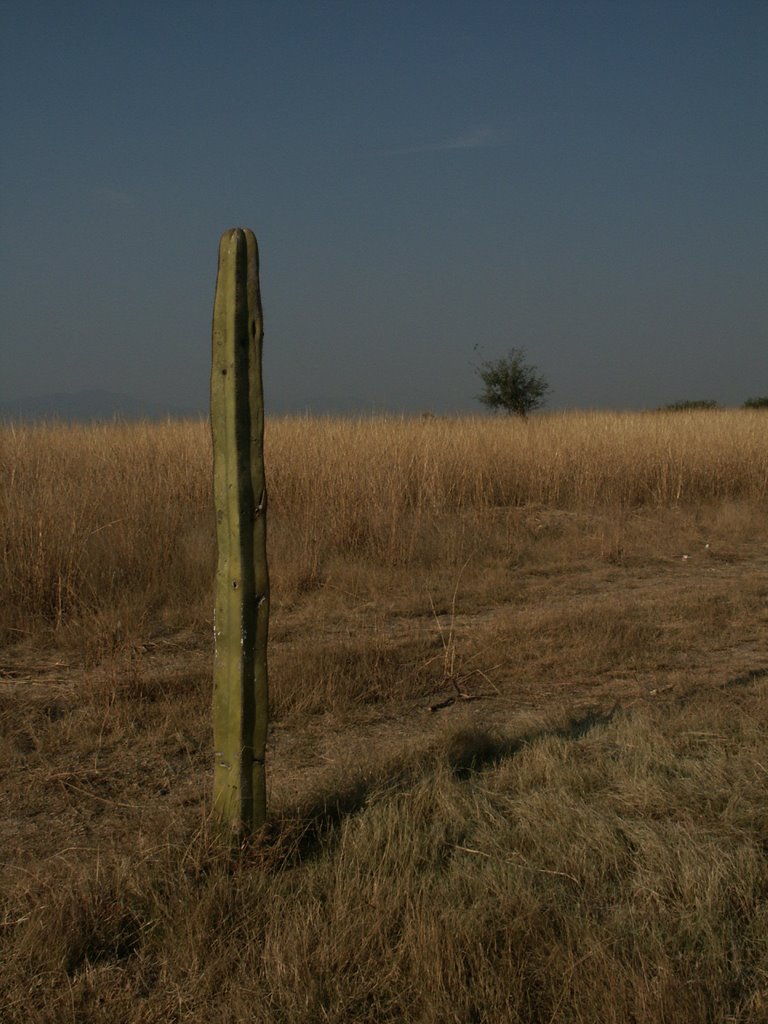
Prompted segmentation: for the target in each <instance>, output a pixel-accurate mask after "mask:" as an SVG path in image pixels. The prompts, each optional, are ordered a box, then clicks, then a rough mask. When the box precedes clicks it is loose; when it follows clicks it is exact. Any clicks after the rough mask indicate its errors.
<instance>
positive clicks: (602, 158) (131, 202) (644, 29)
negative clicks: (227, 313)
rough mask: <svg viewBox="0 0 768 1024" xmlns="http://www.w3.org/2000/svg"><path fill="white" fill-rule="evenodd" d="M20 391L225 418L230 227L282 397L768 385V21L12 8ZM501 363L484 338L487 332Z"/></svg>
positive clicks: (461, 397) (16, 371)
mask: <svg viewBox="0 0 768 1024" xmlns="http://www.w3.org/2000/svg"><path fill="white" fill-rule="evenodd" d="M0 36H1V37H2V40H1V41H0V48H1V49H0V53H1V54H2V68H1V69H0V76H1V78H0V81H2V95H3V113H2V119H3V122H2V123H3V133H4V140H5V144H4V147H3V156H2V160H1V162H0V185H1V186H2V187H1V190H0V195H1V196H2V198H0V236H1V238H0V260H1V261H2V273H0V303H2V309H3V318H2V334H0V338H1V339H2V341H1V342H0V405H7V404H8V403H12V402H14V401H15V400H18V399H20V398H26V397H28V396H35V395H51V394H62V393H70V394H71V393H75V392H83V391H104V392H113V393H118V394H121V395H127V396H131V397H132V398H133V399H135V400H136V401H137V402H139V403H149V404H158V403H159V404H163V403H167V404H169V405H171V406H173V407H178V408H182V409H195V410H199V411H200V412H201V413H204V412H205V410H206V408H207V400H208V397H207V396H208V378H209V373H210V323H211V311H212V305H213V291H214V284H215V276H216V254H217V248H218V239H219V236H220V235H221V233H222V232H223V231H224V230H225V229H227V228H230V227H233V226H247V227H250V228H252V229H253V230H254V231H255V232H256V235H257V238H258V240H259V247H260V256H261V286H262V298H263V303H264V319H265V347H264V373H265V390H266V400H267V408H268V411H269V410H272V411H280V412H282V411H291V410H296V411H302V410H304V409H308V408H309V409H313V410H314V411H324V409H327V410H328V411H334V410H335V409H341V410H342V411H343V409H345V408H346V409H349V410H350V411H355V410H357V409H363V410H367V409H370V410H378V411H392V412H415V413H419V412H423V411H432V412H434V413H436V414H439V413H448V412H457V413H461V412H476V413H480V412H482V411H483V410H482V406H481V405H480V404H479V403H478V402H477V401H476V400H475V396H476V395H477V393H478V391H479V390H480V386H481V385H480V381H479V379H478V377H477V375H476V374H475V373H474V371H473V369H472V366H473V365H474V364H477V363H478V362H481V361H483V360H486V359H497V358H500V357H502V356H504V355H505V354H506V353H507V352H508V351H509V349H510V348H512V347H518V348H520V347H523V348H525V349H526V351H527V355H528V359H529V361H530V362H531V363H533V364H535V365H536V366H537V367H538V368H539V370H540V371H541V372H542V373H543V374H544V375H545V376H546V378H547V379H548V380H549V382H550V384H551V386H552V393H551V395H550V396H549V397H548V401H547V408H548V409H552V410H556V409H560V408H594V409H600V408H627V409H643V408H657V407H659V406H662V405H665V404H668V403H671V402H675V401H679V400H686V399H692V400H693V399H713V400H715V401H717V402H719V403H720V404H722V405H726V406H738V405H741V404H742V403H743V402H744V401H745V399H747V398H750V397H755V396H759V395H765V394H768V373H767V372H766V369H767V367H768V360H767V359H766V351H768V329H767V325H768V289H766V286H765V282H766V271H768V197H767V196H766V189H765V181H766V180H767V178H768V174H767V172H768V133H766V131H765V125H764V112H763V107H764V97H765V96H766V95H768V59H767V58H768V7H766V5H764V4H761V3H757V2H745V3H740V4H738V5H734V6H728V7H724V6H723V5H720V4H715V3H700V4H696V5H691V4H689V3H685V4H683V3H677V2H670V3H664V4H662V3H648V4H644V5H636V4H629V3H623V2H615V3H602V2H586V3H584V4H581V5H578V6H577V7H576V6H572V5H568V4H565V3H562V2H546V0H544V2H541V3H538V4H535V5H528V4H522V3H509V2H501V0H499V2H491V0H480V2H478V3H476V4H474V5H473V6H472V7H471V8H470V7H469V6H468V5H466V4H462V3H457V2H450V0H448V2H442V3H439V4H438V3H436V2H433V0H426V2H424V3H422V4H419V5H418V6H415V5H411V4H404V3H398V2H393V3H387V4H383V3H380V2H377V0H372V2H371V3H366V4H360V5H349V4H345V3H339V2H329V3H326V4H322V5H315V4H309V3H299V2H293V0H285V2H281V3H276V2H263V3H260V4H256V5H254V4H252V3H244V2H240V0H234V2H231V3H228V4H226V5H223V6H221V5H220V6H217V7H216V8H215V9H214V7H213V5H212V4H209V3H205V2H202V0H189V2H187V3H184V4H182V3H179V2H177V0H170V2H169V3H166V4H164V5H156V4H149V3H146V2H135V3H128V4H125V5H121V6H120V7H112V6H110V5H107V6H104V5H99V4H96V3H94V2H92V0H85V2H83V3H79V4H77V5H76V6H74V7H66V6H63V7H62V6H60V5H53V4H50V3H44V2H41V0H27V2H25V3H21V2H20V0H11V2H9V3H8V4H6V5H5V7H4V12H3V14H2V15H0ZM475 345H479V346H480V349H479V351H474V346H475Z"/></svg>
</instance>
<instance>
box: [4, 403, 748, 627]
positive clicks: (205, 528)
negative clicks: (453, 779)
mask: <svg viewBox="0 0 768 1024" xmlns="http://www.w3.org/2000/svg"><path fill="white" fill-rule="evenodd" d="M266 458H267V473H268V482H269V500H270V520H269V522H270V555H271V561H272V567H273V578H274V579H275V581H276V584H277V588H278V591H280V589H281V588H282V590H283V591H284V592H287V591H288V590H291V589H293V590H294V591H295V590H300V589H301V588H302V587H311V586H312V585H313V582H314V581H316V580H317V578H318V577H319V576H320V575H322V572H323V566H324V565H325V564H326V563H327V562H328V561H329V560H333V559H334V558H336V557H341V558H346V559H349V558H354V557H359V558H364V559H366V560H368V561H369V562H375V563H376V564H377V565H393V566H397V565H399V566H405V567H409V566H410V567H412V566H429V565H431V564H436V563H438V564H443V565H451V566H455V565H457V564H460V563H461V562H462V561H463V560H465V559H466V557H467V552H468V551H470V552H475V553H477V552H483V551H486V553H488V554H498V552H499V550H500V547H499V546H501V549H503V550H508V549H510V548H514V547H515V544H517V546H518V547H519V546H520V543H519V542H520V537H521V536H522V534H521V531H522V533H523V534H524V533H525V530H526V529H528V526H526V525H525V523H523V521H522V519H521V518H520V516H519V515H518V516H515V515H514V513H515V511H516V510H517V511H519V510H520V509H525V508H532V507H533V508H535V507H546V508H547V509H549V510H561V511H581V512H585V511H589V512H595V511H599V510H610V511H611V514H614V513H616V514H621V513H622V512H623V513H626V512H627V510H632V509H638V508H648V509H664V508H672V507H678V508H681V507H682V508H685V507H687V508H693V507H698V506H701V505H704V504H706V503H708V502H741V503H747V504H751V505H753V506H759V507H763V506H764V504H765V501H766V497H767V496H768V417H767V416H766V415H765V414H764V413H762V412H761V411H744V410H739V411H729V412H703V413H702V412H698V413H697V412H691V413H668V414H663V413H652V414H650V413H649V414H629V413H627V414H618V413H562V414H556V415H549V416H543V417H540V418H534V419H531V420H528V421H520V420H518V419H488V418H471V417H467V418H446V419H439V418H438V419H418V418H387V417H376V418H369V419H351V420H345V419H330V418H329V419H324V418H311V417H287V418H279V419H273V420H270V421H268V423H267V428H266ZM210 481H211V447H210V438H209V433H208V427H207V424H206V423H205V422H203V421H199V422H194V421H189V422H167V423H165V424H147V423H140V424H103V425H89V426H65V425H44V426H5V427H3V428H2V430H1V431H0V502H1V504H0V552H1V557H2V562H1V563H0V587H2V592H3V594H4V602H3V610H2V615H1V618H0V629H2V635H3V636H4V637H5V639H6V640H7V639H9V638H13V637H17V638H18V637H23V636H25V635H29V634H30V633H32V634H39V633H40V631H41V630H43V631H48V632H49V633H51V632H57V633H58V634H59V636H60V637H63V636H64V635H66V632H67V630H69V631H70V632H71V631H73V630H74V631H77V630H78V629H82V628H83V624H84V623H86V622H87V623H88V629H89V630H90V631H91V633H92V634H94V635H96V634H98V623H99V621H100V618H101V619H104V621H105V627H104V632H105V635H106V634H109V633H110V632H114V630H115V629H117V628H118V627H119V625H120V624H121V623H122V622H123V620H125V621H126V622H127V621H128V620H136V618H137V616H139V617H141V616H142V615H143V616H145V617H149V618H150V619H153V620H162V619H163V617H165V618H166V619H168V620H169V621H178V620H183V621H186V622H190V621H191V622H195V621H199V620H201V619H202V620H205V621H206V622H207V616H208V614H209V613H208V610H207V609H208V608H209V605H210V586H211V578H212V572H213V564H214V550H213V544H214V537H213V528H212V518H211V507H212V501H211V493H210ZM105 642H106V641H105Z"/></svg>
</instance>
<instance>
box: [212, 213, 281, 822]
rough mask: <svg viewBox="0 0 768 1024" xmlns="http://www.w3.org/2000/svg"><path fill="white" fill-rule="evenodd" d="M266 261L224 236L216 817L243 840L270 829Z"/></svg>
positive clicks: (252, 242)
mask: <svg viewBox="0 0 768 1024" xmlns="http://www.w3.org/2000/svg"><path fill="white" fill-rule="evenodd" d="M263 337H264V332H263V327H262V315H261V296H260V293H259V254H258V248H257V245H256V238H255V236H254V234H253V232H252V231H249V230H248V229H247V228H234V229H232V230H230V231H225V232H224V234H223V235H222V236H221V241H220V243H219V268H218V275H217V278H216V298H215V302H214V308H213V359H212V364H213V365H212V370H211V428H212V434H213V466H214V471H213V472H214V501H215V506H216V539H217V545H218V563H217V570H216V607H215V620H214V622H215V624H214V634H215V642H216V653H215V659H214V695H213V739H214V749H215V758H216V761H215V767H214V782H213V795H214V813H215V815H216V816H217V817H218V818H219V820H220V821H222V822H223V823H224V824H225V825H227V827H229V828H230V829H232V831H233V832H235V833H236V834H237V835H240V836H242V835H244V834H247V833H249V832H250V831H252V830H253V829H254V828H258V827H259V826H260V825H262V824H263V823H264V821H265V819H266V814H267V791H266V774H265V766H264V759H265V748H266V740H267V718H268V690H267V632H268V626H269V573H268V569H267V543H266V539H267V537H266V513H267V489H266V481H265V476H264V397H263V389H262V379H261V350H262V341H263Z"/></svg>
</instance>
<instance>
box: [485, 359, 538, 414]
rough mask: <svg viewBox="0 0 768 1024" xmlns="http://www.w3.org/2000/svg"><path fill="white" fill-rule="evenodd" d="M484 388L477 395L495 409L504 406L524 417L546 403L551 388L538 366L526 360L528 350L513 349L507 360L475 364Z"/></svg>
mask: <svg viewBox="0 0 768 1024" xmlns="http://www.w3.org/2000/svg"><path fill="white" fill-rule="evenodd" d="M475 372H476V373H477V374H478V376H479V377H480V379H481V380H482V382H483V385H484V388H483V390H482V391H481V393H480V394H479V395H475V398H476V399H477V400H478V402H482V404H483V405H485V406H486V407H487V408H489V409H491V410H492V411H494V412H497V411H498V410H500V409H502V410H504V412H506V413H507V414H508V415H510V416H513V415H514V416H522V417H523V419H525V417H526V416H527V415H528V413H529V412H533V411H534V409H539V408H541V406H542V405H544V400H545V399H544V396H545V395H546V393H547V392H548V391H551V390H552V389H551V387H550V386H549V382H548V381H547V380H546V378H545V377H543V376H541V375H540V374H539V373H538V369H537V367H535V366H532V365H531V364H529V363H526V362H525V349H524V348H512V349H510V350H509V355H507V356H506V357H504V358H503V359H495V360H488V361H486V362H484V363H481V364H480V366H477V367H475Z"/></svg>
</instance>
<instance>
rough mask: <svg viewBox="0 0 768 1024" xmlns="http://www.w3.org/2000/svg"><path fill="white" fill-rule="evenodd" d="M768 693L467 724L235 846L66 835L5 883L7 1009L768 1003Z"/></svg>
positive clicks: (488, 1017)
mask: <svg viewBox="0 0 768 1024" xmlns="http://www.w3.org/2000/svg"><path fill="white" fill-rule="evenodd" d="M766 696H768V694H767V693H766V687H765V683H764V682H760V681H759V680H755V681H752V682H751V683H748V684H746V685H745V686H743V687H741V688H740V689H739V688H736V689H731V690H730V691H728V690H721V691H719V692H717V693H715V694H712V695H710V696H709V697H704V698H700V699H697V700H696V701H695V702H686V701H684V702H681V703H678V704H677V705H673V706H667V707H664V708H645V709H636V710H635V711H633V712H625V713H621V712H615V713H614V714H612V715H597V716H588V717H585V718H582V719H581V720H577V721H569V720H568V719H567V718H563V717H561V718H559V719H552V718H550V719H549V720H541V719H540V718H539V719H538V720H529V721H524V720H520V721H518V723H517V725H514V724H513V723H511V724H510V726H509V727H508V730H507V731H502V732H488V731H476V730H475V731H473V730H470V731H466V730H465V731H458V732H457V731H455V730H450V729H449V730H446V731H445V733H444V734H443V735H442V736H441V737H440V738H438V739H436V740H434V741H432V742H431V743H427V744H426V745H422V746H421V747H420V748H418V749H417V748H414V749H413V750H412V751H411V752H410V754H408V755H406V756H405V758H403V757H402V755H401V756H400V757H398V758H396V759H395V760H393V761H390V762H386V761H381V760H377V759H376V757H375V755H374V754H371V756H370V757H369V758H368V759H367V760H366V761H364V762H362V763H360V764H359V765H358V768H357V772H356V773H355V774H354V775H349V774H348V775H347V776H345V777H344V778H343V779H339V780H338V782H337V783H336V784H335V785H334V783H333V782H332V781H329V780H326V783H325V784H324V787H323V788H322V789H321V790H318V791H317V792H316V794H315V796H314V797H309V798H305V799H304V800H302V801H300V802H299V804H294V805H291V804H284V805H282V806H281V807H279V808H277V809H276V813H275V819H274V821H273V824H272V826H271V827H270V829H269V830H268V831H266V832H265V833H264V834H263V835H262V836H261V837H260V838H259V839H258V840H257V841H256V842H255V843H254V844H253V846H252V847H250V848H247V849H244V850H242V851H240V852H236V853H235V854H234V855H233V854H232V852H231V851H230V850H229V849H228V848H227V847H226V845H224V844H223V843H222V842H220V841H219V839H217V837H216V836H215V834H213V833H212V832H211V831H210V830H209V828H208V827H207V825H205V824H204V825H203V826H202V827H199V825H198V826H197V827H196V826H195V825H194V824H193V822H192V821H188V823H187V824H186V825H183V824H180V823H179V822H178V821H177V822H176V823H175V824H174V823H171V831H172V832H173V835H174V838H173V839H172V840H171V841H168V840H166V841H163V838H162V833H160V832H153V831H152V830H151V825H150V824H149V823H148V822H146V821H145V824H144V825H143V826H140V827H139V828H138V830H137V831H136V832H135V833H134V835H133V837H132V839H130V840H128V841H126V840H123V841H122V842H121V843H119V844H116V848H115V849H114V850H112V851H111V852H110V851H109V850H108V849H106V848H102V849H101V851H100V852H99V854H98V856H97V857H94V856H93V855H90V856H89V855H88V853H87V851H82V850H78V849H72V850H69V851H64V852H63V853H61V854H60V855H56V856H52V857H50V859H48V860H45V861H44V862H43V863H42V864H39V865H37V866H34V865H32V866H31V867H30V868H29V869H28V870H26V871H18V872H17V873H16V875H15V877H11V878H10V879H9V884H8V885H7V886H6V891H5V900H4V904H3V909H2V918H0V920H1V921H2V931H1V932H0V960H1V961H2V963H3V964H4V970H3V972H2V973H1V974H0V1004H1V1005H2V1006H3V1007H4V1017H3V1019H4V1020H6V1021H8V1022H9V1024H12V1022H16V1021H18V1022H21V1021H23V1022H24V1024H42V1022H54V1021H55V1022H58V1021H61V1020H69V1019H75V1020H78V1021H83V1022H93V1024H97V1022H102V1021H114V1020H121V1021H125V1022H126V1024H132V1022H139V1021H142V1022H150V1021H163V1022H165V1021H184V1020H189V1021H192V1020H202V1019H205V1020H210V1021H212V1022H217V1021H221V1022H224V1021H231V1020H248V1021H254V1022H260V1021H263V1022H265V1024H266V1022H270V1024H273V1022H286V1024H288V1022H290V1024H301V1022H304V1021H306V1022H313V1024H314V1022H315V1021H318V1020H325V1021H329V1022H339V1024H347V1022H349V1021H355V1022H360V1024H365V1022H371V1024H374V1022H376V1024H381V1022H384V1021H391V1022H395V1021H397V1022H400V1021H408V1022H410V1021H413V1022H418V1021H423V1022H427V1021H429V1022H438V1021H440V1022H442V1021H457V1022H461V1024H470V1022H476V1021H488V1022H499V1024H501V1022H503V1024H507V1022H515V1021H519V1022H523V1021H525V1022H526V1024H537V1022H551V1021H554V1020H556V1021H570V1022H574V1024H575V1022H581V1024H601V1022H606V1024H608V1022H611V1024H624V1022H626V1021H634V1022H636V1024H661V1022H665V1024H666V1022H669V1021H679V1022H681V1024H698V1022H700V1021H704V1020H712V1021H715V1020H717V1021H725V1020H738V1021H740V1022H743V1024H758V1022H762V1021H764V1020H765V1019H766V1013H767V1012H768V910H767V909H766V908H768V859H767V857H766V853H767V851H766V835H768V785H767V784H766V770H765V765H766V764H768V749H766V736H768V701H767V700H766ZM141 714H142V713H140V715H139V717H141ZM35 778H36V776H34V775H33V776H32V781H33V782H34V781H35ZM113 796H114V797H115V801H117V800H118V799H119V795H118V794H116V793H113ZM112 813H116V812H112ZM156 827H157V826H156V825H155V828H156ZM165 834H166V835H167V834H168V822H166V832H165ZM75 845H77V844H75Z"/></svg>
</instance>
